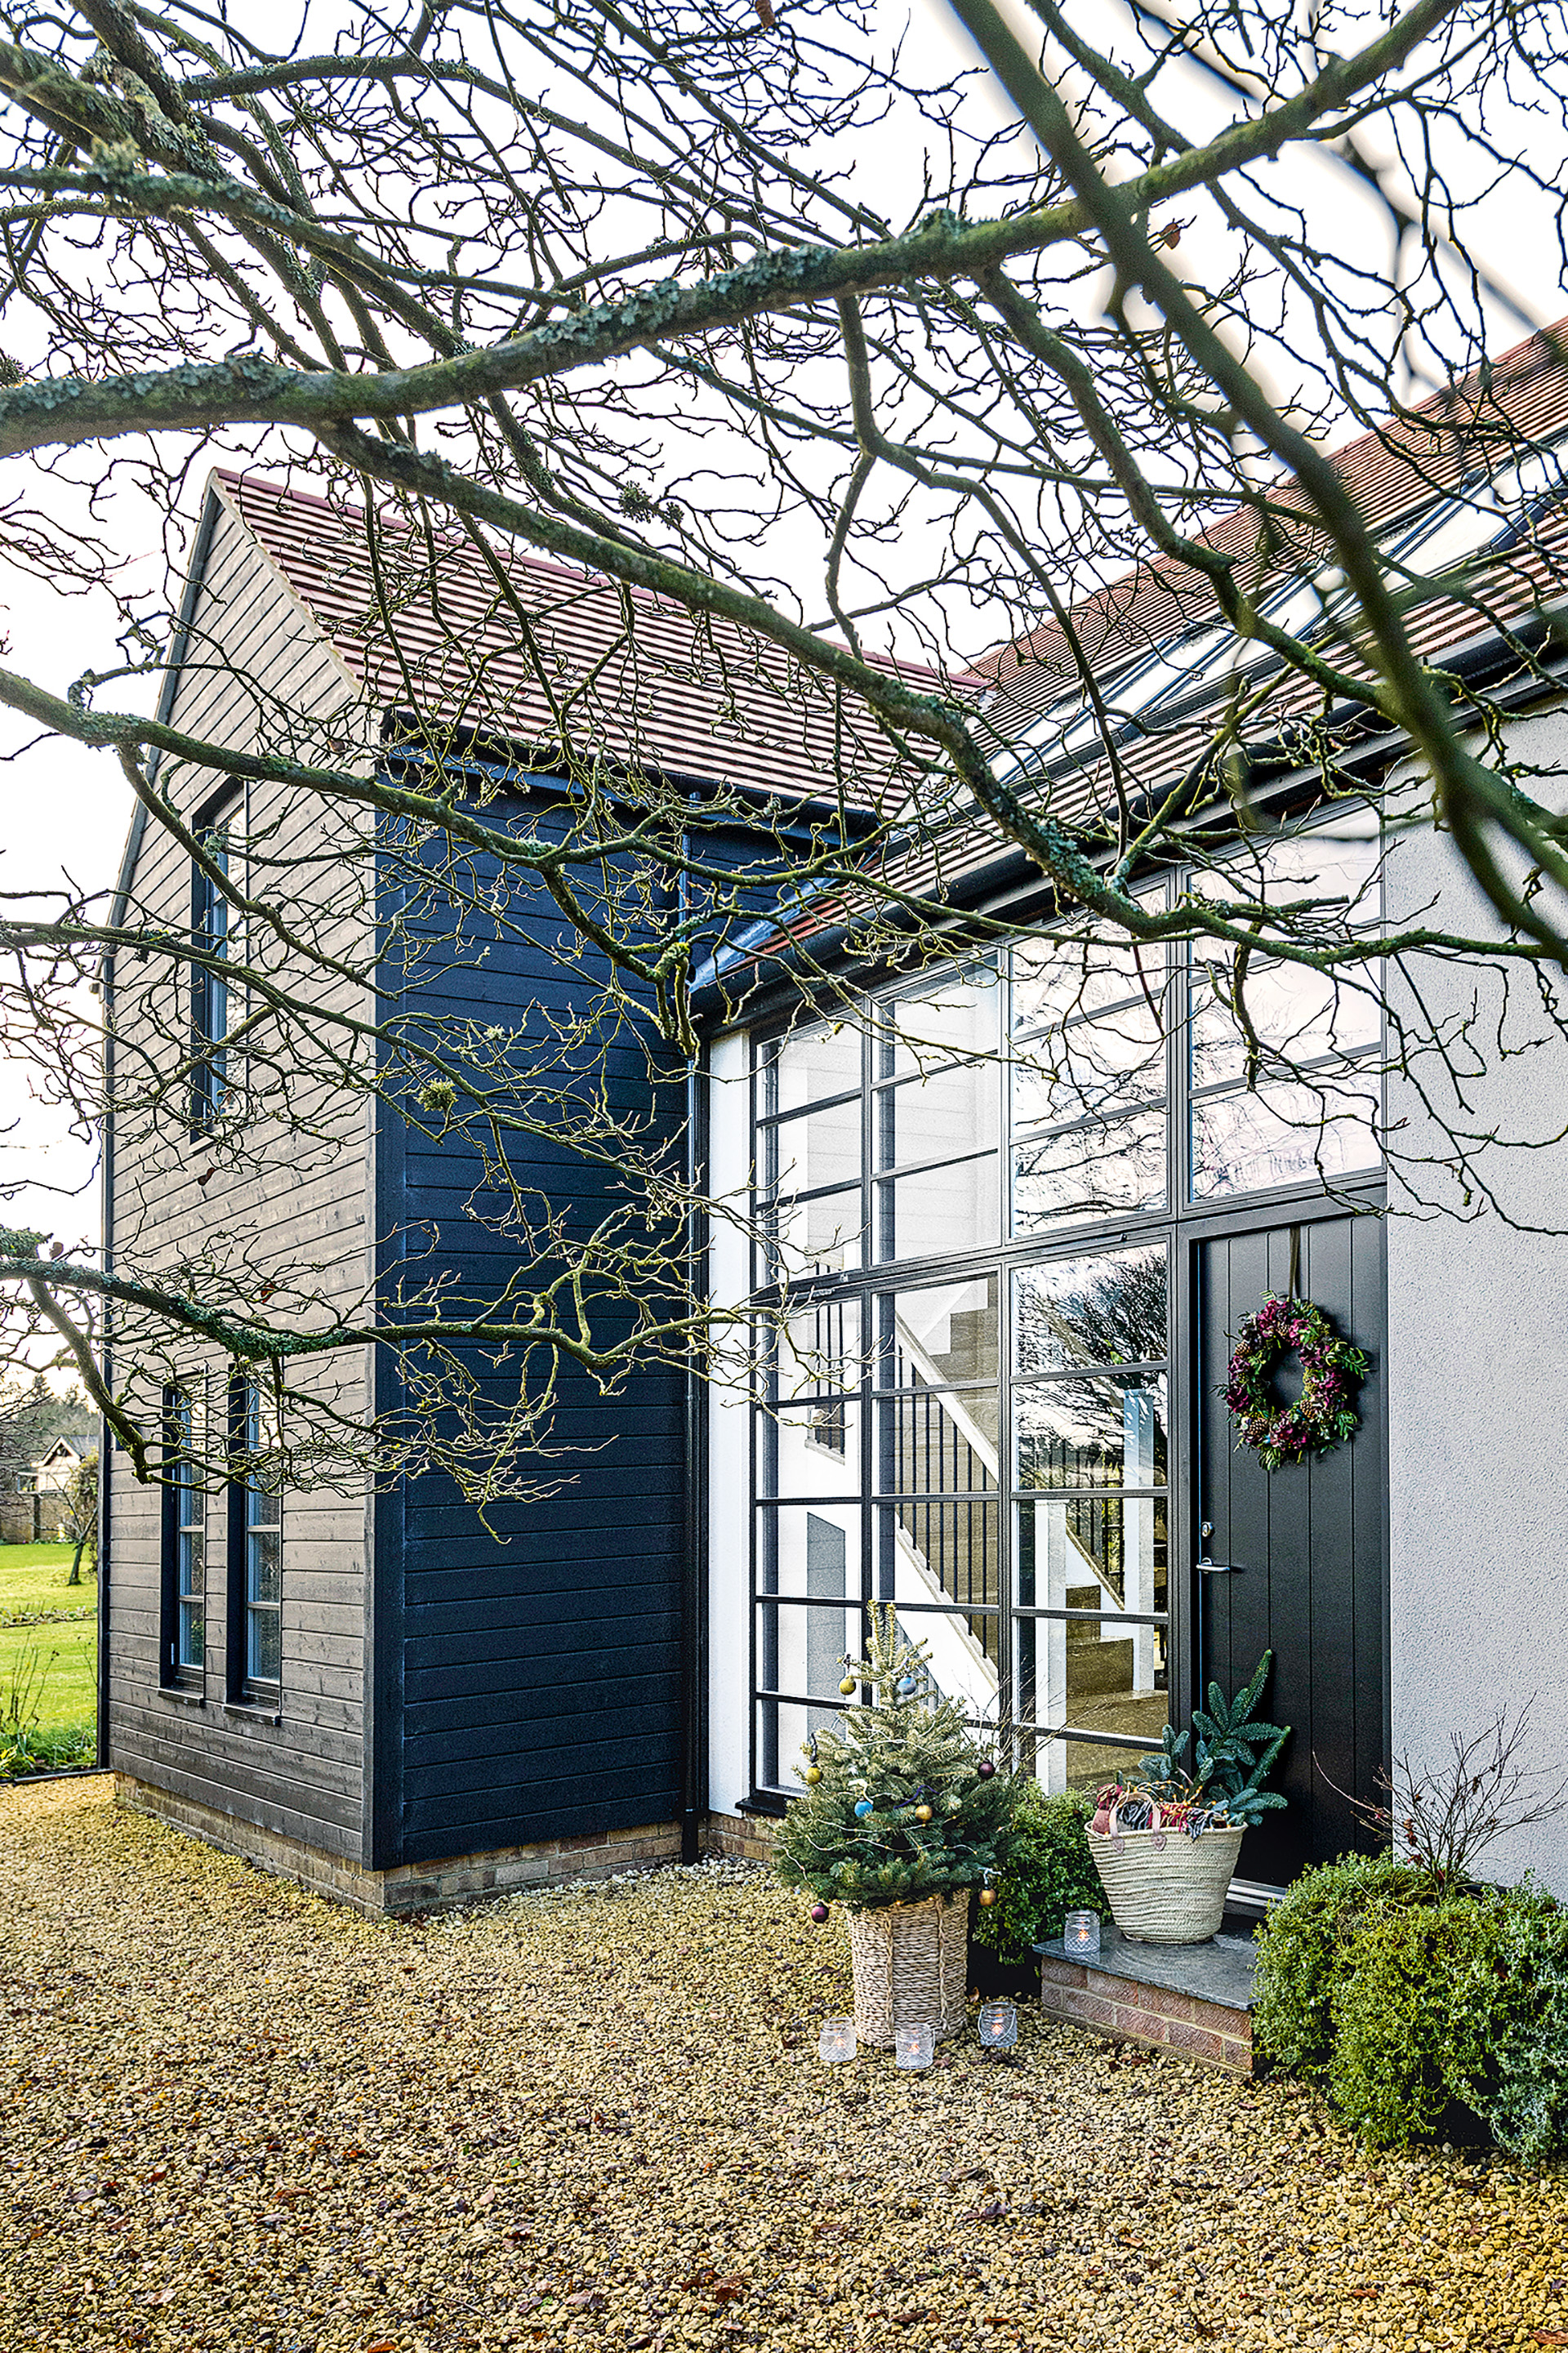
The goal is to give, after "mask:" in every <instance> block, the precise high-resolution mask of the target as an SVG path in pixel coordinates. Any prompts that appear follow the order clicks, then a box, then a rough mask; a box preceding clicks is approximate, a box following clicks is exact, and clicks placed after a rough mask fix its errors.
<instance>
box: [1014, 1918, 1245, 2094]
mask: <svg viewBox="0 0 1568 2353" xmlns="http://www.w3.org/2000/svg"><path fill="white" fill-rule="evenodd" d="M1035 1950H1036V1951H1037V1953H1038V1955H1039V1956H1040V2006H1041V2008H1042V2009H1043V2010H1045V2012H1046V2013H1047V2017H1051V2018H1059V2019H1061V2020H1062V2021H1063V2022H1064V2023H1066V2024H1068V2025H1072V2026H1083V2027H1088V2028H1089V2030H1090V2031H1093V2032H1095V2033H1099V2034H1111V2035H1117V2036H1120V2037H1123V2038H1124V2039H1125V2040H1126V2041H1128V2042H1144V2043H1148V2044H1151V2045H1152V2046H1153V2047H1154V2048H1156V2049H1160V2050H1166V2051H1171V2052H1180V2053H1181V2054H1182V2055H1183V2056H1184V2057H1185V2058H1190V2059H1203V2060H1206V2061H1207V2062H1209V2063H1210V2064H1211V2065H1215V2066H1219V2067H1229V2068H1231V2069H1234V2070H1235V2071H1236V2072H1237V2073H1239V2074H1244V2075H1250V2074H1251V2073H1252V2072H1253V2063H1252V1973H1253V1948H1252V1943H1251V1939H1250V1938H1249V1937H1246V1936H1226V1935H1220V1936H1212V1937H1210V1939H1209V1940H1208V1942H1207V1943H1206V1944H1203V1945H1141V1944H1139V1943H1137V1942H1136V1941H1135V1940H1134V1939H1132V1938H1131V1937H1127V1936H1122V1934H1121V1930H1120V1929H1118V1928H1112V1927H1105V1928H1103V1929H1102V1930H1101V1931H1100V1951H1099V1952H1098V1953H1097V1954H1096V1955H1095V1956H1094V1957H1093V1958H1092V1959H1088V1958H1084V1959H1079V1957H1077V1956H1076V1955H1069V1954H1068V1951H1067V1949H1066V1947H1064V1945H1063V1944H1062V1941H1061V1939H1060V1937H1057V1938H1055V1939H1054V1940H1053V1941H1052V1942H1051V1943H1050V1944H1047V1945H1037V1946H1036V1947H1035Z"/></svg>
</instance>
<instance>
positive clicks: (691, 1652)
mask: <svg viewBox="0 0 1568 2353" xmlns="http://www.w3.org/2000/svg"><path fill="white" fill-rule="evenodd" d="M686 892H687V878H686V876H685V874H684V873H682V875H681V878H680V900H681V904H682V910H683V912H684V907H685V902H686ZM708 1125H709V1092H708V1053H707V1049H706V1048H705V1047H704V1048H703V1049H702V1050H701V1051H700V1054H699V1055H698V1057H697V1059H696V1060H691V1061H689V1062H688V1063H687V1066H686V1185H687V1200H688V1208H687V1213H686V1296H687V1301H688V1303H689V1311H694V1310H695V1308H696V1305H697V1303H698V1302H699V1301H700V1300H701V1299H704V1298H706V1296H707V1289H708V1249H709V1239H710V1219H709V1216H708V1211H707V1208H706V1206H705V1203H706V1199H707V1191H708ZM684 1404H685V1412H684V1425H685V1426H684V1430H683V1455H684V1461H683V1466H682V1468H683V1477H682V1486H683V1490H684V1501H685V1522H686V1525H685V1542H684V1544H683V1546H682V1593H681V1611H680V1648H681V1658H680V1685H681V1691H680V1698H681V1732H682V1740H681V1771H680V1782H681V1792H680V1860H681V1862H697V1861H698V1860H699V1859H700V1854H701V1851H702V1832H703V1826H704V1824H705V1822H706V1820H707V1814H708V1384H707V1381H706V1379H705V1378H704V1377H703V1372H702V1368H701V1366H700V1363H699V1361H698V1354H697V1344H696V1342H695V1341H694V1340H693V1341H690V1342H689V1343H688V1345H687V1351H686V1395H685V1400H684Z"/></svg>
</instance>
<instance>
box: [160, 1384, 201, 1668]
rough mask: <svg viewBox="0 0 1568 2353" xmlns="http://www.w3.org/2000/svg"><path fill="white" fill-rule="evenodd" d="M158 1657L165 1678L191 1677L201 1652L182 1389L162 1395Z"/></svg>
mask: <svg viewBox="0 0 1568 2353" xmlns="http://www.w3.org/2000/svg"><path fill="white" fill-rule="evenodd" d="M163 1443H164V1452H165V1461H166V1464H167V1471H168V1485H167V1488H166V1490H165V1493H164V1506H163V1510H164V1520H163V1529H164V1535H163V1586H164V1593H165V1595H166V1598H167V1599H166V1609H165V1622H166V1627H167V1632H166V1635H165V1639H164V1651H163V1655H164V1660H165V1663H166V1667H167V1670H168V1679H169V1680H170V1681H172V1682H174V1683H184V1682H186V1681H194V1680H195V1678H197V1677H198V1676H199V1675H200V1673H201V1672H202V1666H203V1662H204V1661H205V1656H206V1494H205V1490H204V1488H203V1485H202V1482H201V1477H200V1474H199V1472H198V1470H197V1465H196V1461H195V1409H194V1404H193V1400H192V1397H191V1393H190V1391H189V1390H188V1389H184V1388H170V1389H168V1390H166V1391H165V1392H164V1398H163Z"/></svg>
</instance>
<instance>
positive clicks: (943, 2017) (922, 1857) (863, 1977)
mask: <svg viewBox="0 0 1568 2353" xmlns="http://www.w3.org/2000/svg"><path fill="white" fill-rule="evenodd" d="M927 1658H928V1652H927V1648H926V1645H925V1644H924V1643H923V1642H908V1641H905V1640H904V1638H903V1636H902V1634H901V1633H900V1630H899V1627H898V1622H897V1619H896V1616H895V1613H894V1610H893V1606H892V1604H891V1603H890V1602H881V1603H873V1604H872V1606H871V1641H870V1644H869V1649H868V1656H867V1657H866V1659H864V1660H863V1661H860V1662H853V1661H850V1660H848V1659H847V1660H846V1661H845V1666H846V1669H847V1672H846V1674H845V1678H844V1681H843V1683H842V1684H841V1685H840V1686H839V1688H840V1690H841V1691H843V1692H844V1693H845V1694H846V1696H849V1695H851V1694H853V1693H854V1691H855V1689H856V1686H857V1684H866V1685H868V1686H869V1687H870V1691H871V1694H872V1696H871V1698H870V1699H869V1700H868V1701H866V1702H863V1703H861V1704H858V1705H852V1706H849V1707H847V1708H846V1709H845V1710H844V1713H843V1715H842V1717H841V1718H840V1728H839V1730H838V1731H837V1732H819V1733H816V1734H814V1735H813V1736H812V1738H811V1740H810V1742H809V1743H808V1744H807V1746H806V1750H805V1756H806V1760H807V1761H806V1765H805V1773H804V1776H803V1778H804V1779H805V1784H806V1788H805V1796H804V1797H801V1798H797V1799H795V1801H794V1803H793V1804H792V1805H791V1807H790V1809H789V1811H788V1813H787V1815H786V1816H785V1818H784V1827H783V1829H782V1831H780V1833H779V1838H778V1843H777V1845H776V1847H775V1849H774V1859H775V1863H776V1867H777V1870H778V1874H779V1877H780V1878H781V1879H782V1880H783V1881H784V1884H785V1885H786V1886H788V1887H802V1888H806V1889H808V1890H809V1891H810V1892H811V1894H813V1895H815V1896H816V1899H817V1900H816V1905H814V1906H813V1911H814V1914H815V1915H816V1917H818V1918H820V1919H826V1917H827V1906H828V1905H830V1904H835V1903H837V1904H842V1905H845V1906H846V1908H847V1912H848V1915H849V1945H850V1951H851V1953H852V1955H853V1957H854V1963H855V2031H856V2033H857V2035H858V2037H859V2039H860V2041H861V2042H869V2043H872V2044H875V2045H878V2046H879V2047H880V2048H882V2049H884V2050H886V2049H889V2048H890V2047H891V2045H892V2042H893V2030H894V2028H895V2027H898V2026H915V2025H922V2026H923V2025H930V2026H931V2027H933V2028H934V2029H935V2031H936V2039H937V2040H938V2041H939V2042H942V2041H944V2040H945V2039H946V2038H947V2037H948V2036H949V2035H952V2034H956V2033H957V2031H958V2030H959V2028H960V2027H961V2026H962V2025H963V1998H964V1979H965V1974H966V1959H967V1947H968V1930H969V1894H970V1890H971V1889H972V1888H974V1887H978V1888H979V1889H980V1901H981V1903H982V1904H985V1903H987V1902H988V1901H989V1900H990V1899H991V1897H992V1894H993V1889H992V1887H991V1884H990V1883H991V1882H992V1881H993V1880H994V1879H995V1878H997V1877H998V1876H999V1875H1000V1873H1001V1872H1002V1870H1003V1869H1004V1867H1005V1862H1006V1859H1007V1850H1008V1845H1009V1840H1010V1833H1011V1826H1012V1820H1013V1810H1014V1793H1013V1784H1012V1778H1011V1776H1010V1775H1008V1774H1005V1773H1001V1772H998V1770H997V1768H996V1766H995V1765H994V1762H993V1761H992V1759H991V1758H990V1757H985V1756H984V1755H983V1754H982V1753H981V1751H980V1750H979V1749H978V1748H977V1747H976V1746H975V1744H974V1742H973V1740H972V1739H971V1737H970V1736H969V1734H968V1732H967V1731H966V1730H965V1729H964V1725H963V1717H962V1716H961V1715H960V1714H959V1711H958V1709H957V1707H956V1706H955V1705H954V1704H953V1702H952V1700H950V1699H942V1698H940V1697H934V1696H933V1695H932V1694H931V1679H930V1675H929V1673H928V1672H927Z"/></svg>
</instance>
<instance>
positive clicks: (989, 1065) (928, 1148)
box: [875, 1062, 1001, 1168]
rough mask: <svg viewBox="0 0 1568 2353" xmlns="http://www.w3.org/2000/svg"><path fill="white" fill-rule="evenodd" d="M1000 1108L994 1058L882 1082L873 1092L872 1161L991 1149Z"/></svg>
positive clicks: (899, 1162) (902, 1162) (898, 1163)
mask: <svg viewBox="0 0 1568 2353" xmlns="http://www.w3.org/2000/svg"><path fill="white" fill-rule="evenodd" d="M1000 1109H1001V1105H1000V1103H998V1100H997V1083H996V1065H995V1064H994V1062H966V1063H963V1065H961V1066H960V1067H959V1068H958V1069H957V1070H950V1071H933V1072H932V1073H931V1076H930V1077H929V1078H924V1079H910V1080H906V1081H905V1082H904V1083H903V1084H902V1085H901V1086H892V1087H885V1088H883V1089H882V1091H881V1092H880V1093H879V1095H878V1097H877V1115H876V1123H875V1124H876V1155H877V1162H876V1165H877V1166H878V1167H879V1168H900V1167H905V1166H909V1165H910V1163H911V1162H924V1161H931V1160H955V1159H957V1158H959V1157H960V1155H968V1154H971V1153H974V1152H994V1150H995V1148H996V1129H997V1124H998V1114H999V1113H1000Z"/></svg>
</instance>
